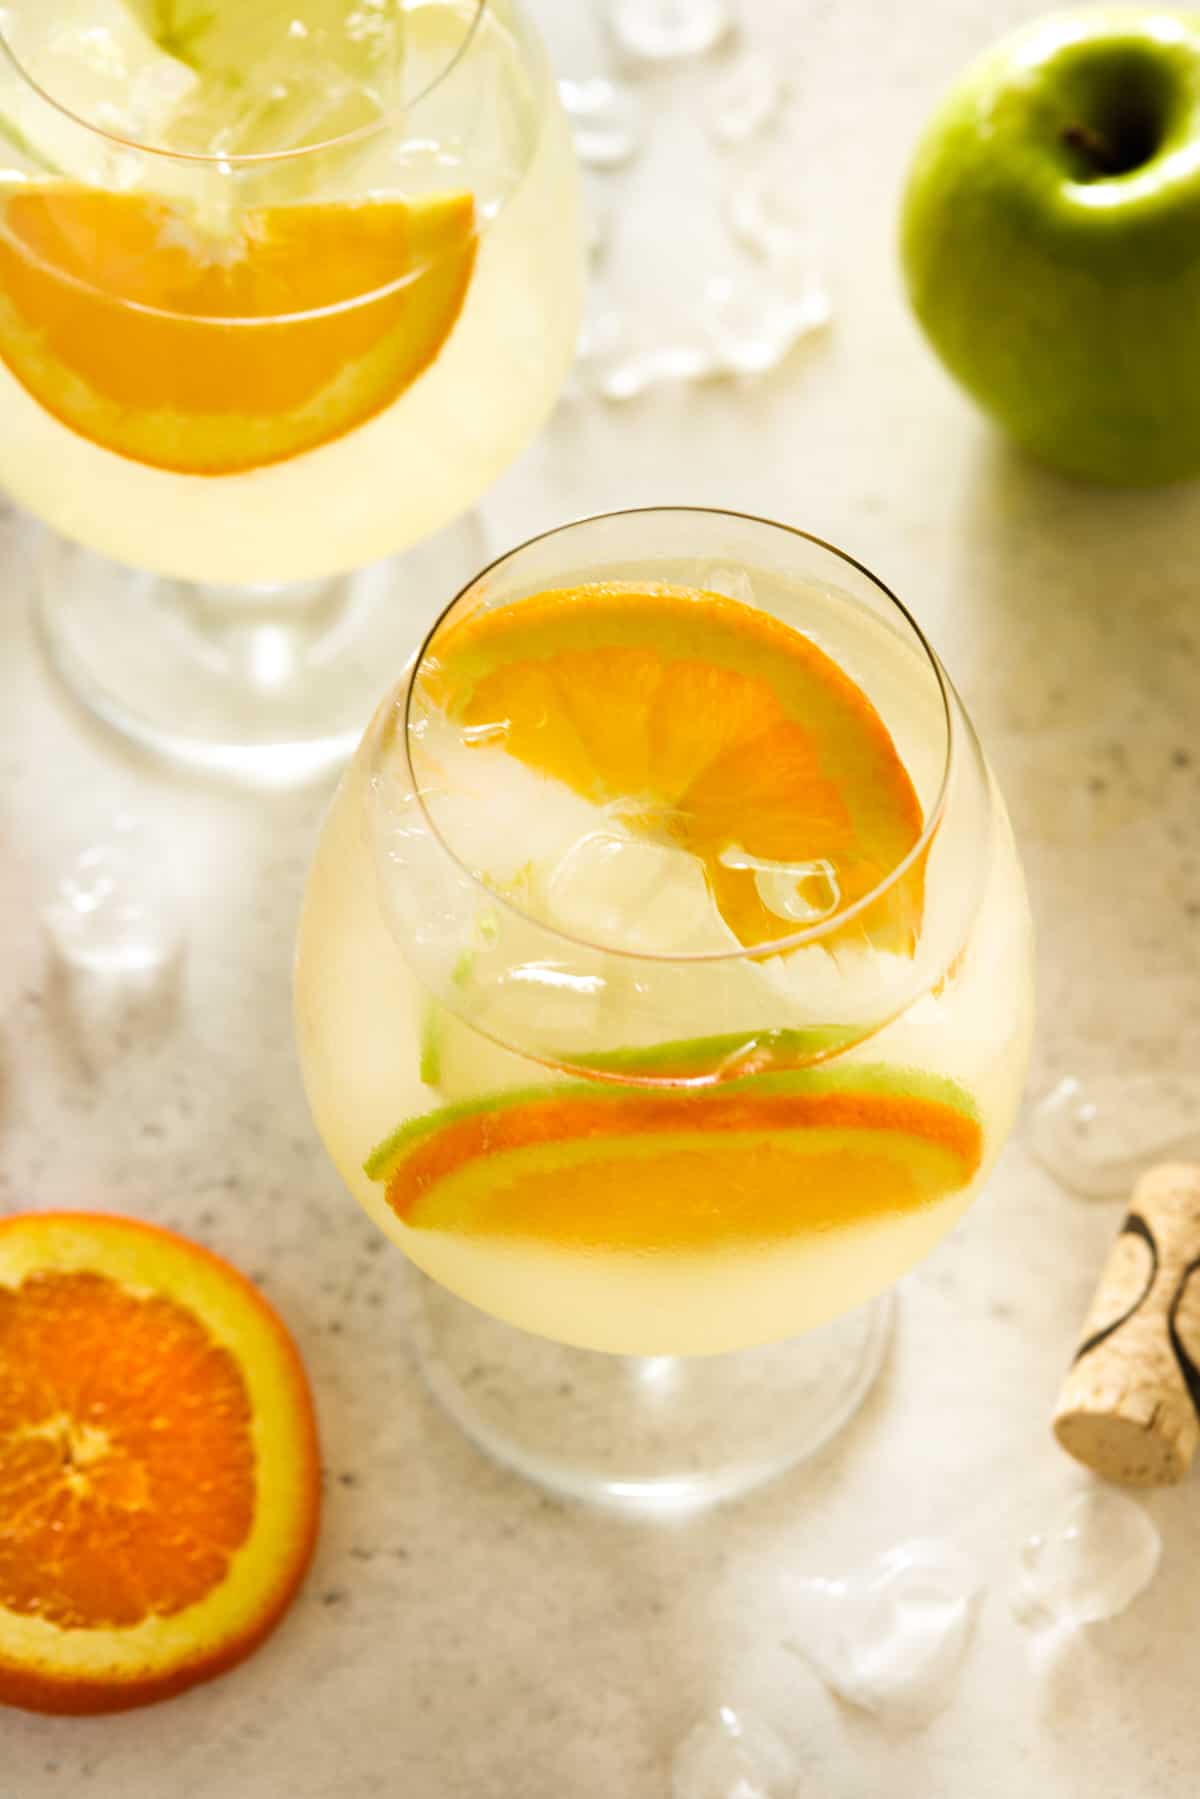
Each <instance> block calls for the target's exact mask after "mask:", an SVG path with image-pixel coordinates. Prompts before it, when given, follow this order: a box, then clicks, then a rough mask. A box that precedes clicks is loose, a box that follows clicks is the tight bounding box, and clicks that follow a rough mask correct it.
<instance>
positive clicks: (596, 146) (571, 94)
mask: <svg viewBox="0 0 1200 1799" xmlns="http://www.w3.org/2000/svg"><path fill="white" fill-rule="evenodd" d="M558 91H559V93H560V94H561V96H562V102H563V105H564V106H565V107H566V109H567V117H568V118H569V119H570V121H571V135H572V137H573V138H574V140H575V149H576V153H577V154H578V156H579V160H580V162H584V163H587V164H588V166H589V167H590V168H593V169H613V168H617V167H619V166H620V165H621V164H622V163H626V162H629V161H631V159H632V158H633V157H634V156H636V154H637V152H638V151H639V150H640V148H641V145H642V111H641V103H640V102H639V100H638V97H637V95H636V94H635V93H634V92H633V91H632V89H631V88H629V87H627V86H626V85H625V84H624V82H620V81H608V80H606V79H605V78H604V77H603V76H593V77H592V78H591V79H590V80H588V81H566V80H563V81H560V82H559V84H558Z"/></svg>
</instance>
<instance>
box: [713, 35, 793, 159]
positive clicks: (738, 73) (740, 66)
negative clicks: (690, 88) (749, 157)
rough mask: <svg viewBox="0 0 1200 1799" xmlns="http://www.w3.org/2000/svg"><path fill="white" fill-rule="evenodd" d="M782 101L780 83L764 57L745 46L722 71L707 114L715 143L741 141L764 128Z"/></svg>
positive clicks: (755, 135)
mask: <svg viewBox="0 0 1200 1799" xmlns="http://www.w3.org/2000/svg"><path fill="white" fill-rule="evenodd" d="M782 101H783V84H782V83H781V81H780V80H779V77H778V75H777V74H776V72H775V69H774V66H773V65H772V63H771V61H770V60H769V58H768V57H766V56H763V55H762V54H761V53H760V52H759V51H757V50H747V51H746V53H745V54H744V55H742V56H739V58H738V60H737V61H736V62H735V63H734V65H733V67H732V68H731V69H730V70H728V72H727V73H726V74H725V75H723V76H722V77H721V79H720V81H719V82H718V84H717V87H716V90H715V93H714V96H713V109H712V113H711V116H710V123H711V125H712V132H713V136H714V137H715V138H716V139H717V141H718V143H722V144H743V143H746V142H748V141H749V139H750V138H752V137H757V135H758V133H759V132H760V131H765V130H766V128H767V126H768V125H769V124H770V123H771V121H772V120H773V119H774V118H775V116H776V114H777V113H778V111H779V108H780V106H781V104H782Z"/></svg>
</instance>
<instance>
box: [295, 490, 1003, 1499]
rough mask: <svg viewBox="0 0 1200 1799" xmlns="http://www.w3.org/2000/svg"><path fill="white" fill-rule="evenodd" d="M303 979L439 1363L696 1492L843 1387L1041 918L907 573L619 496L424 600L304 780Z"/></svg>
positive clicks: (570, 1484) (787, 534)
mask: <svg viewBox="0 0 1200 1799" xmlns="http://www.w3.org/2000/svg"><path fill="white" fill-rule="evenodd" d="M296 993H297V1018H298V1029H299V1040H300V1048H301V1056H302V1061H303V1067H304V1073H305V1079H306V1083H307V1087H308V1093H309V1097H310V1101H311V1104H312V1109H313V1113H314V1117H315V1119H316V1122H317V1125H318V1128H319V1130H320V1132H321V1135H322V1137H323V1138H324V1141H325V1143H326V1145H327V1147H328V1149H329V1151H330V1154H331V1155H332V1157H333V1160H334V1162H335V1163H336V1165H337V1167H338V1170H339V1172H340V1173H341V1175H342V1178H343V1180H344V1181H345V1182H346V1184H347V1185H348V1186H349V1188H350V1189H351V1191H352V1192H353V1193H354V1194H355V1195H356V1197H357V1198H358V1199H359V1200H360V1202H361V1203H362V1204H363V1205H364V1206H365V1207H366V1209H367V1210H368V1212H369V1213H370V1214H371V1216H372V1217H373V1218H374V1219H375V1220H376V1221H377V1223H378V1224H379V1225H380V1226H381V1227H382V1228H383V1230H385V1231H386V1232H387V1234H388V1235H389V1236H390V1237H391V1238H392V1239H393V1240H394V1241H395V1242H396V1243H397V1244H398V1245H399V1247H400V1248H402V1249H403V1250H404V1251H405V1252H406V1254H407V1255H408V1256H409V1258H410V1259H411V1260H412V1261H413V1262H414V1263H416V1265H417V1266H418V1267H419V1268H420V1269H422V1270H424V1272H425V1274H426V1275H428V1276H430V1277H431V1284H429V1285H428V1286H427V1288H426V1316H425V1325H424V1333H425V1334H424V1341H425V1354H426V1366H427V1371H428V1372H429V1373H430V1377H431V1379H432V1380H433V1382H434V1385H435V1387H436V1388H437V1390H438V1391H439V1393H440V1394H441V1396H442V1397H443V1398H444V1399H445V1400H446V1401H447V1403H448V1404H449V1405H450V1406H451V1407H452V1409H453V1410H454V1411H455V1413H456V1415H457V1416H458V1417H459V1418H460V1419H461V1420H462V1422H463V1423H464V1424H465V1425H466V1427H467V1428H468V1429H469V1430H471V1431H472V1433H473V1434H474V1435H475V1436H476V1437H477V1438H478V1439H479V1440H480V1441H482V1442H483V1443H485V1444H486V1445H487V1446H488V1447H489V1448H491V1449H493V1450H495V1451H496V1452H497V1453H498V1454H500V1455H502V1456H505V1457H506V1459H508V1460H509V1461H510V1462H513V1463H514V1464H516V1465H517V1466H520V1467H522V1468H524V1469H526V1470H527V1471H529V1472H531V1473H534V1474H536V1475H538V1476H540V1477H541V1478H543V1479H546V1480H549V1481H550V1482H551V1483H552V1484H555V1485H557V1486H559V1487H562V1488H564V1489H566V1490H568V1491H574V1492H583V1493H589V1494H591V1495H593V1496H602V1497H608V1498H617V1499H629V1500H640V1499H646V1500H650V1501H653V1500H654V1499H655V1498H656V1497H662V1496H663V1495H664V1494H665V1495H668V1496H670V1497H672V1498H674V1499H677V1500H681V1501H688V1502H690V1501H693V1500H695V1499H696V1498H698V1497H712V1496H717V1495H719V1494H724V1493H728V1492H731V1491H736V1490H738V1489H739V1488H741V1487H744V1486H747V1485H750V1484H753V1482H754V1481H756V1480H758V1479H761V1478H764V1477H765V1476H766V1475H767V1474H769V1473H773V1472H775V1471H777V1470H778V1469H779V1468H781V1467H783V1466H786V1465H788V1464H789V1463H790V1462H792V1461H795V1460H796V1459H798V1457H799V1456H801V1455H803V1454H804V1453H806V1452H807V1451H808V1450H810V1449H811V1448H813V1447H814V1446H815V1445H816V1444H818V1443H819V1442H821V1441H823V1440H824V1439H825V1438H826V1437H827V1436H828V1435H829V1433H830V1431H831V1430H832V1429H833V1428H835V1427H836V1426H837V1424H839V1423H840V1422H841V1421H842V1420H843V1419H844V1418H845V1417H846V1416H847V1415H848V1413H849V1411H850V1410H852V1409H853V1406H854V1404H855V1403H857V1400H858V1399H859V1398H860V1397H861V1395H862V1392H863V1391H864V1390H865V1387H866V1385H867V1384H868V1382H869V1378H870V1375H871V1373H872V1372H873V1371H874V1368H875V1367H876V1366H877V1365H878V1359H879V1354H880V1350H881V1345H882V1340H883V1313H882V1312H881V1311H880V1309H879V1308H878V1307H877V1306H876V1307H874V1308H873V1307H872V1306H871V1305H870V1304H868V1302H871V1301H873V1300H876V1298H877V1296H879V1295H881V1294H883V1293H884V1292H885V1291H886V1290H887V1289H888V1288H889V1287H890V1286H891V1284H892V1283H893V1282H895V1281H896V1279H897V1278H898V1277H899V1276H900V1275H902V1274H903V1273H904V1272H905V1271H906V1270H907V1269H908V1268H910V1267H911V1266H912V1265H913V1263H915V1262H916V1261H917V1260H918V1259H919V1258H920V1257H921V1256H923V1255H924V1254H925V1253H926V1252H927V1251H928V1250H930V1249H931V1248H932V1247H933V1245H934V1244H935V1243H936V1242H937V1241H938V1240H939V1238H940V1237H942V1236H943V1235H944V1233H945V1232H946V1231H948V1230H949V1229H950V1228H951V1226H952V1225H953V1224H954V1223H955V1222H956V1220H957V1219H958V1218H960V1217H961V1215H962V1213H963V1211H964V1210H965V1209H966V1207H967V1206H968V1205H969V1203H970V1201H971V1199H972V1197H973V1196H974V1195H975V1194H976V1193H977V1192H978V1191H979V1189H980V1186H981V1185H982V1183H983V1182H984V1181H985V1180H986V1178H987V1175H988V1171H989V1169H990V1168H991V1166H992V1163H993V1161H994V1159H995V1156H996V1154H997V1152H998V1150H999V1148H1000V1145H1001V1144H1002V1142H1003V1141H1004V1138H1005V1135H1006V1133H1007V1131H1008V1129H1009V1127H1010V1125H1011V1123H1012V1119H1013V1116H1014V1113H1015V1110H1016V1106H1017V1103H1018V1099H1019V1097H1020V1093H1021V1089H1022V1084H1023V1081H1024V1075H1025V1069H1026V1062H1027V1056H1028V1047H1029V1037H1030V1030H1031V1016H1032V982H1031V961H1030V928H1029V916H1028V910H1027V906H1026V900H1025V895H1024V888H1023V884H1022V878H1021V872H1020V867H1019V864H1018V860H1017V856H1016V853H1015V850H1014V846H1013V841H1012V835H1011V831H1010V828H1009V824H1008V820H1007V817H1006V815H1005V811H1004V807H1003V803H1002V801H1001V799H1000V796H999V794H998V792H997V790H996V786H995V783H994V781H993V779H992V777H991V775H990V773H989V771H988V768H987V765H986V762H985V761H984V758H983V755H982V753H981V750H980V747H979V744H978V742H977V740H976V738H975V736H974V733H973V731H972V729H971V726H970V723H969V721H968V719H967V716H966V714H965V712H964V710H963V707H962V704H961V702H960V700H959V698H958V696H957V694H956V693H955V691H954V689H953V687H952V686H951V684H950V682H949V680H948V678H947V677H946V675H945V672H944V670H943V669H942V668H941V666H940V664H939V663H938V661H937V659H936V657H935V656H934V654H933V652H932V650H931V649H930V648H929V647H928V645H927V644H926V643H925V641H924V639H923V637H922V636H921V634H920V632H919V630H918V629H917V627H916V626H915V624H914V623H913V621H912V619H911V617H910V616H909V615H908V614H907V613H906V612H905V611H904V609H903V608H902V606H901V605H900V603H899V602H898V601H897V600H896V599H895V598H894V596H893V595H891V594H890V593H889V591H888V590H887V589H886V588H885V587H884V586H883V585H882V584H881V583H880V582H878V581H877V580H875V579H874V578H873V577H872V576H871V575H870V574H869V573H868V572H867V571H866V570H865V569H863V568H861V567H860V566H859V565H857V564H856V563H854V562H853V561H851V560H850V559H849V558H848V557H845V556H843V555H841V554H840V553H839V552H837V551H836V550H833V549H832V548H830V547H828V546H826V545H824V544H822V543H820V542H818V541H816V540H815V539H812V538H809V537H806V536H804V535H802V534H800V533H798V532H795V531H791V530H787V529H785V528H783V527H781V526H777V525H772V524H768V523H766V522H763V521H758V520H753V519H747V518H742V517H739V516H736V515H731V514H726V513H719V512H713V511H701V510H687V509H678V510H674V509H673V510H657V511H645V512H635V513H626V514H617V515H610V516H608V517H603V518H598V519H594V520H589V521H585V522H583V523H581V524H578V525H574V526H570V527H567V528H565V529H563V530H560V531H557V532H552V533H550V534H549V535H547V536H545V537H543V538H540V539H538V540H536V541H534V542H533V543H531V544H528V545H526V546H525V547H523V548H522V549H520V550H518V551H516V552H514V553H513V554H512V555H510V556H508V557H506V558H504V559H503V560H502V561H501V562H499V563H497V564H495V565H494V566H493V567H492V568H490V569H488V570H487V571H486V572H485V573H484V574H483V575H481V576H480V577H479V578H478V580H477V581H476V582H474V583H473V585H472V586H471V587H469V588H468V589H467V590H466V592H465V593H464V594H462V596H461V597H460V598H459V599H458V600H457V601H456V602H455V603H454V604H453V605H452V606H451V607H450V608H449V610H448V611H447V612H446V613H445V614H444V616H443V617H442V619H441V620H440V622H439V623H438V624H437V626H436V627H435V628H434V630H433V631H432V633H431V634H430V636H429V638H428V639H427V641H426V643H425V645H424V647H423V648H422V650H421V651H420V653H419V655H418V656H417V657H416V659H415V661H414V662H413V663H412V664H411V665H410V667H409V668H408V669H407V670H406V671H405V673H404V674H403V676H402V678H401V679H400V680H399V682H398V684H397V685H396V687H395V688H394V690H393V691H392V692H391V693H390V694H389V695H388V696H387V698H386V699H385V700H384V702H383V704H382V705H381V707H380V708H379V710H378V712H377V713H376V715H375V718H374V721H373V723H372V725H371V726H370V729H369V730H368V732H367V735H366V737H365V738H364V740H363V743H362V745H361V747H360V749H359V751H358V754H357V756H356V758H355V760H354V762H353V764H352V766H351V768H350V770H349V772H348V773H347V775H346V777H345V780H344V782H343V785H342V788H341V791H340V793H339V795H338V797H337V798H336V800H335V802H334V804H333V807H332V809H331V812H330V814H329V817H328V820H327V822H326V825H325V829H324V832H323V835H322V838H321V842H320V845H319V848H318V851H317V856H316V861H315V864H314V867H313V871H312V875H311V878H310V883H309V887H308V893H307V898H306V902H305V907H304V913H303V919H302V925H301V930H300V938H299V949H298V959H297V971H296ZM763 1346H769V1347H766V1348H764V1347H763ZM556 1396H557V1398H556Z"/></svg>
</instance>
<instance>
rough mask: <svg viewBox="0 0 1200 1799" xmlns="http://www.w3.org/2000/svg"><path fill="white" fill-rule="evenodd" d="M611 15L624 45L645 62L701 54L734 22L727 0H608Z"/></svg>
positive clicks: (619, 41) (619, 38)
mask: <svg viewBox="0 0 1200 1799" xmlns="http://www.w3.org/2000/svg"><path fill="white" fill-rule="evenodd" d="M608 17H609V23H610V25H611V26H612V31H613V36H614V37H615V38H616V40H617V43H618V44H619V45H620V47H621V49H622V50H624V51H625V52H626V54H627V55H629V56H632V57H635V58H637V59H638V60H639V61H645V62H670V61H672V60H673V59H674V58H676V57H684V56H699V55H702V54H703V52H704V51H706V50H711V49H713V48H714V47H715V46H716V45H717V44H719V43H720V42H721V40H722V38H723V37H724V36H725V35H726V33H727V32H728V31H729V30H730V28H731V27H732V25H733V15H732V13H731V11H730V8H729V6H728V4H727V0H609V6H608Z"/></svg>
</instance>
